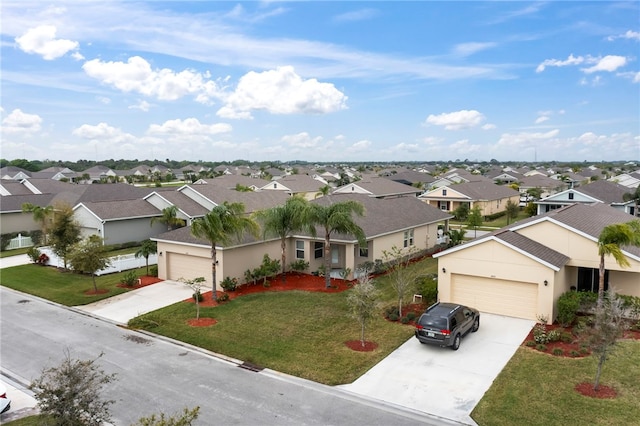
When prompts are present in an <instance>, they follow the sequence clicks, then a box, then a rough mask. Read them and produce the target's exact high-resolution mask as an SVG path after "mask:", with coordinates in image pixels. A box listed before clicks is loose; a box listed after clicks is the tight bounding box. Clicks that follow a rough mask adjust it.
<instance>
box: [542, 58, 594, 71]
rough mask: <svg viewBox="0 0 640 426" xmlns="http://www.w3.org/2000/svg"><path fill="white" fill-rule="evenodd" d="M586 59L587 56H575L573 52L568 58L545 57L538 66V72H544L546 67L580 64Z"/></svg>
mask: <svg viewBox="0 0 640 426" xmlns="http://www.w3.org/2000/svg"><path fill="white" fill-rule="evenodd" d="M584 61H585V58H584V57H582V56H573V54H571V55H569V57H568V58H567V59H566V60H564V61H563V60H560V59H545V60H544V61H543V62H542V63H541V64H540V65H538V67H537V68H536V72H542V71H544V70H545V68H546V67H566V66H569V65H579V64H581V63H583V62H584Z"/></svg>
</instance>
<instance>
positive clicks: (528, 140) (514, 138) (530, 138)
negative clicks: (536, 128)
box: [495, 129, 560, 151]
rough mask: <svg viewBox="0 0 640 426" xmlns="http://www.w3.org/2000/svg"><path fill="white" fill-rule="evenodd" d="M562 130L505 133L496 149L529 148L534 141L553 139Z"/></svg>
mask: <svg viewBox="0 0 640 426" xmlns="http://www.w3.org/2000/svg"><path fill="white" fill-rule="evenodd" d="M559 133H560V131H559V130H558V129H554V130H550V131H548V132H546V133H540V132H522V133H516V134H510V133H504V134H503V135H502V136H501V137H500V139H499V140H498V143H497V144H496V147H495V148H496V150H498V151H499V150H501V149H512V150H522V149H525V148H529V147H530V146H531V145H532V144H533V143H535V142H538V141H544V140H549V139H553V138H555V137H556V136H558V134H559Z"/></svg>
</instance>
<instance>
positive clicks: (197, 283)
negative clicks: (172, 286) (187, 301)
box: [178, 277, 205, 319]
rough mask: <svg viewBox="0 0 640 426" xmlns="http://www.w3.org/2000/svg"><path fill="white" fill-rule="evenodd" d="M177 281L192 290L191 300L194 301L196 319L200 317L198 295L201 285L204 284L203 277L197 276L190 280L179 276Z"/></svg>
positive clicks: (200, 292) (200, 291)
mask: <svg viewBox="0 0 640 426" xmlns="http://www.w3.org/2000/svg"><path fill="white" fill-rule="evenodd" d="M178 281H180V282H182V283H184V284H185V285H186V286H187V287H189V288H190V289H191V290H193V300H195V302H196V319H200V295H201V294H202V286H203V285H204V281H205V280H204V277H198V278H194V279H191V280H185V279H184V278H180V279H179V280H178Z"/></svg>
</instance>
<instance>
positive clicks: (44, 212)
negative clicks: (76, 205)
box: [22, 203, 53, 244]
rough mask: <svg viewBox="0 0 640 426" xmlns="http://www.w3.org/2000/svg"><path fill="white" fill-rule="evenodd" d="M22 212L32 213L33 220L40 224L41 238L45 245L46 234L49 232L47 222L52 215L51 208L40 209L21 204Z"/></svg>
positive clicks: (31, 205) (33, 205)
mask: <svg viewBox="0 0 640 426" xmlns="http://www.w3.org/2000/svg"><path fill="white" fill-rule="evenodd" d="M22 211H23V212H25V213H33V220H34V221H36V222H38V223H40V228H41V229H42V238H43V239H44V244H46V243H47V232H48V230H49V223H48V222H49V221H50V220H51V216H52V214H53V206H46V207H40V206H36V205H35V204H31V203H24V204H22Z"/></svg>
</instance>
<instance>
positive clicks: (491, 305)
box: [451, 274, 538, 320]
mask: <svg viewBox="0 0 640 426" xmlns="http://www.w3.org/2000/svg"><path fill="white" fill-rule="evenodd" d="M451 301H452V302H453V303H459V304H461V305H467V306H471V307H474V308H476V309H478V310H479V311H481V312H488V313H492V314H498V315H505V316H510V317H517V318H526V319H531V320H535V319H536V317H537V315H538V285H537V284H534V283H527V282H523V281H507V280H498V279H493V278H482V277H472V276H468V275H458V274H452V276H451Z"/></svg>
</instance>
